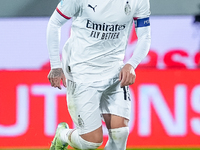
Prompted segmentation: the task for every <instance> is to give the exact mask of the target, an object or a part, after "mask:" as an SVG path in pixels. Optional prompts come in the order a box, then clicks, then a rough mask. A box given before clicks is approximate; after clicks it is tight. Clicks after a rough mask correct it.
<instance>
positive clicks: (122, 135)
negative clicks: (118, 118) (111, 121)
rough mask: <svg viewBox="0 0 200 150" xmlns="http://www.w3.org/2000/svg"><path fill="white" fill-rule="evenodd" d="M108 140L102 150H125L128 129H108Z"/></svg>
mask: <svg viewBox="0 0 200 150" xmlns="http://www.w3.org/2000/svg"><path fill="white" fill-rule="evenodd" d="M108 134H109V138H108V142H107V143H106V146H105V148H104V150H126V142H127V139H128V134H129V128H128V127H122V128H116V129H109V133H108Z"/></svg>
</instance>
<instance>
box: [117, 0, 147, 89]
mask: <svg viewBox="0 0 200 150" xmlns="http://www.w3.org/2000/svg"><path fill="white" fill-rule="evenodd" d="M149 15H150V6H149V0H141V1H140V4H139V7H138V13H137V14H136V16H135V18H134V21H135V30H136V34H137V37H138V42H137V45H136V48H135V50H134V52H133V55H132V57H131V58H130V59H129V60H128V62H127V63H126V65H125V66H124V67H123V68H122V70H121V72H120V77H119V78H120V80H121V87H123V86H126V85H131V84H133V83H134V82H135V78H136V74H135V71H134V70H135V69H136V67H137V66H138V65H139V63H140V62H141V61H142V60H143V59H144V58H145V57H146V55H147V54H148V52H149V49H150V44H151V31H150V21H149Z"/></svg>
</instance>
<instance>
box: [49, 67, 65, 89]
mask: <svg viewBox="0 0 200 150" xmlns="http://www.w3.org/2000/svg"><path fill="white" fill-rule="evenodd" d="M48 79H49V82H50V83H51V86H52V87H55V88H59V89H61V86H60V81H61V80H62V83H63V85H64V87H67V85H66V80H65V75H64V73H63V70H62V69H61V68H56V69H51V71H50V72H49V74H48Z"/></svg>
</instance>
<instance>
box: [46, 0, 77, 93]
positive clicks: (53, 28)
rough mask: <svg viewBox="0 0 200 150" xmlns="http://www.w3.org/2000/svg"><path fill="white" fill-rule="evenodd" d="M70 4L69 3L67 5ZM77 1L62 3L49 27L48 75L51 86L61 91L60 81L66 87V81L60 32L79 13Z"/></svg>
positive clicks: (51, 19) (53, 15)
mask: <svg viewBox="0 0 200 150" xmlns="http://www.w3.org/2000/svg"><path fill="white" fill-rule="evenodd" d="M66 2H69V3H66ZM77 8H78V7H77V5H76V1H75V0H72V2H71V3H70V0H69V1H61V2H60V3H59V4H58V6H57V8H56V10H55V11H54V13H53V14H52V16H51V18H50V20H49V22H48V26H47V48H48V52H49V58H50V64H51V70H50V72H49V74H48V79H49V82H50V83H51V86H53V87H57V88H59V89H61V86H60V81H61V80H62V82H63V85H64V86H65V87H66V80H65V76H64V73H63V70H62V65H61V60H60V53H59V50H60V47H59V45H60V31H61V27H62V25H64V24H65V22H66V21H67V20H69V19H70V18H71V17H70V16H74V14H75V13H76V12H77Z"/></svg>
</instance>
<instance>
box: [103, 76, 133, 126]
mask: <svg viewBox="0 0 200 150" xmlns="http://www.w3.org/2000/svg"><path fill="white" fill-rule="evenodd" d="M100 108H101V111H102V114H103V117H104V120H105V122H106V125H107V127H108V128H119V127H125V126H127V122H128V120H129V118H130V113H131V99H130V94H129V88H128V86H126V87H124V88H121V87H120V82H119V81H118V79H113V84H112V85H111V86H110V87H109V88H108V89H107V90H106V91H105V92H104V93H103V95H102V99H101V103H100Z"/></svg>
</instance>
